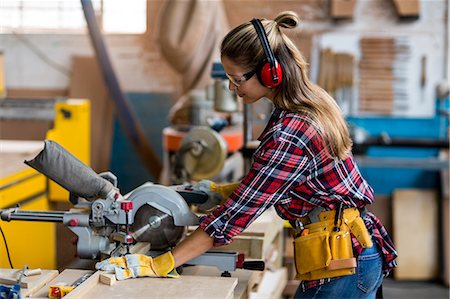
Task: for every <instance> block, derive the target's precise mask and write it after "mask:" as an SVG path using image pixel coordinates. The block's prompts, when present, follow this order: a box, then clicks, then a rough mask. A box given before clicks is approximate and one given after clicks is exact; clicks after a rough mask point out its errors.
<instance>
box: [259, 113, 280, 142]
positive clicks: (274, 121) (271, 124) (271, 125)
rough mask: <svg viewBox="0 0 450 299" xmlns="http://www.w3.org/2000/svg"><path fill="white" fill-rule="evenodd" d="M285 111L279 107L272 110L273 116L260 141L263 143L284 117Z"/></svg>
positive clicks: (260, 136)
mask: <svg viewBox="0 0 450 299" xmlns="http://www.w3.org/2000/svg"><path fill="white" fill-rule="evenodd" d="M282 113H283V110H282V109H280V108H277V107H274V108H273V109H272V114H271V116H270V119H269V122H268V123H267V125H266V127H265V128H264V130H263V131H262V133H261V135H259V137H258V140H259V141H262V139H263V138H264V136H265V135H266V134H267V132H268V131H269V130H270V129H271V128H272V127H273V125H274V124H275V123H276V122H277V121H278V120H279V119H280V118H281V117H282Z"/></svg>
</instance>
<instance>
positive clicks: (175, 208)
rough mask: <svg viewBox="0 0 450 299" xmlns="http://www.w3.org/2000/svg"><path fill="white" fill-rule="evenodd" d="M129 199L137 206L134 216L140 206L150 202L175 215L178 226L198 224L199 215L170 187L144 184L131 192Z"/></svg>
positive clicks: (151, 204) (155, 206) (153, 205)
mask: <svg viewBox="0 0 450 299" xmlns="http://www.w3.org/2000/svg"><path fill="white" fill-rule="evenodd" d="M127 200H131V201H133V203H134V206H135V207H136V208H135V209H134V210H133V213H134V214H133V218H134V217H135V214H136V211H137V210H138V208H139V207H141V206H142V205H144V204H148V205H150V206H152V207H154V208H155V209H158V210H160V211H161V212H164V213H166V214H168V215H170V216H172V217H173V220H174V224H175V225H176V226H188V225H198V223H199V219H198V216H197V215H195V214H194V213H192V212H191V210H190V209H189V206H188V204H187V203H186V201H185V200H184V199H183V197H182V196H181V195H180V194H178V193H177V192H176V191H175V190H172V189H170V188H169V187H166V186H162V185H156V184H151V183H150V184H144V185H142V186H140V187H138V188H137V189H135V190H134V191H133V192H131V193H130V195H129V196H128V198H127Z"/></svg>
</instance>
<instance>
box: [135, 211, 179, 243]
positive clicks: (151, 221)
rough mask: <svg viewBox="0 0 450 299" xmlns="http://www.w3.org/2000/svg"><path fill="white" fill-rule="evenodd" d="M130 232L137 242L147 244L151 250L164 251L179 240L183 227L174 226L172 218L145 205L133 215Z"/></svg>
mask: <svg viewBox="0 0 450 299" xmlns="http://www.w3.org/2000/svg"><path fill="white" fill-rule="evenodd" d="M131 230H132V231H133V235H134V238H135V239H136V240H137V241H140V242H149V243H150V249H151V250H164V249H167V248H170V247H174V246H175V245H176V244H177V243H178V242H179V241H180V240H181V238H182V237H183V234H184V232H185V227H184V226H176V225H175V224H174V221H173V218H172V216H170V215H168V214H166V213H164V212H162V211H160V210H158V209H156V208H154V207H152V206H150V205H148V204H145V205H143V206H142V207H140V208H139V209H138V210H137V212H136V214H135V215H134V222H133V225H132V226H131Z"/></svg>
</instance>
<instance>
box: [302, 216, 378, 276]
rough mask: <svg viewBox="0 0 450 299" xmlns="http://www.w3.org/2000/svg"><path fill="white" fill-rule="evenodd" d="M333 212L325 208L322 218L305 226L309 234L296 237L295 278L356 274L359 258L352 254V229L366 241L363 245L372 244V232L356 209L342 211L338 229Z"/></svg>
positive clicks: (361, 239)
mask: <svg viewBox="0 0 450 299" xmlns="http://www.w3.org/2000/svg"><path fill="white" fill-rule="evenodd" d="M334 212H335V211H326V212H322V213H321V214H320V215H319V219H320V221H319V222H315V223H311V224H308V225H306V226H305V229H308V230H309V234H307V235H303V236H299V237H297V238H295V239H294V256H295V267H296V270H297V276H296V279H300V280H315V279H322V278H329V277H336V276H344V275H351V274H354V273H355V270H356V258H355V257H354V255H353V246H352V237H351V234H350V232H352V233H353V234H354V235H355V236H356V237H357V239H358V241H359V242H360V243H361V245H363V244H362V242H361V241H363V242H365V246H364V245H363V247H371V246H372V242H371V240H370V235H369V233H368V232H367V229H366V227H365V225H364V221H363V220H362V218H361V217H360V216H359V211H358V210H357V209H354V208H351V209H350V208H349V209H345V210H344V211H343V215H342V221H341V225H340V226H339V231H334V230H333V228H334V227H335V224H334V221H333V218H334ZM356 219H359V220H360V221H359V220H356ZM361 224H362V226H361ZM352 227H353V228H352ZM350 229H352V231H350ZM353 229H355V232H356V231H357V232H358V234H359V236H360V237H358V235H357V234H356V233H355V232H353ZM369 242H370V244H369ZM367 245H370V246H367Z"/></svg>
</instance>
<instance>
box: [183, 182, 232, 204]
mask: <svg viewBox="0 0 450 299" xmlns="http://www.w3.org/2000/svg"><path fill="white" fill-rule="evenodd" d="M238 185H239V182H237V183H229V184H216V183H214V182H213V181H210V180H201V181H200V182H198V183H197V184H195V185H193V186H192V189H194V190H197V191H203V192H205V193H206V194H207V195H208V200H207V201H206V202H204V203H202V204H201V205H198V207H199V208H200V209H202V210H205V211H208V210H210V209H213V208H215V207H216V206H218V205H220V204H222V203H223V202H224V201H225V200H226V199H227V198H228V197H229V196H230V195H231V193H233V191H234V189H236V187H237V186H238Z"/></svg>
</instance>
